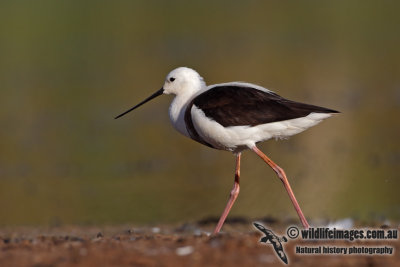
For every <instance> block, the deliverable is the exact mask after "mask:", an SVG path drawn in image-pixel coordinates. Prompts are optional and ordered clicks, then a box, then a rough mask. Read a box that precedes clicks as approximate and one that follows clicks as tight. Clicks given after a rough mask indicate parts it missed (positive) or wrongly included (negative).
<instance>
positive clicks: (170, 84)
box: [115, 67, 206, 119]
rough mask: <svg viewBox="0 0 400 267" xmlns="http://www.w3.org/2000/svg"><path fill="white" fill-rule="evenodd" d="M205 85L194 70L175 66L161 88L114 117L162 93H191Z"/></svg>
mask: <svg viewBox="0 0 400 267" xmlns="http://www.w3.org/2000/svg"><path fill="white" fill-rule="evenodd" d="M205 86H206V84H205V82H204V80H203V78H202V77H201V76H200V75H199V74H198V73H197V72H196V71H195V70H193V69H190V68H187V67H179V68H176V69H174V70H173V71H171V72H170V73H168V75H167V77H166V78H165V83H164V85H163V87H162V88H161V89H159V90H158V91H156V92H155V93H154V94H152V95H151V96H149V97H148V98H146V99H145V100H143V101H142V102H140V103H139V104H137V105H136V106H134V107H132V108H130V109H129V110H127V111H125V112H124V113H122V114H120V115H118V116H117V117H115V118H116V119H118V118H119V117H122V116H123V115H125V114H126V113H128V112H131V111H132V110H134V109H136V108H138V107H140V106H141V105H143V104H145V103H147V102H149V101H150V100H152V99H154V98H156V97H157V96H160V95H162V94H167V95H168V94H174V95H177V96H178V95H185V94H189V95H193V94H195V93H196V92H198V91H200V90H201V89H203V88H205Z"/></svg>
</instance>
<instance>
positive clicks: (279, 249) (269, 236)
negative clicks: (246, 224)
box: [253, 222, 288, 264]
mask: <svg viewBox="0 0 400 267" xmlns="http://www.w3.org/2000/svg"><path fill="white" fill-rule="evenodd" d="M253 224H254V226H255V227H256V228H257V229H258V230H260V231H261V232H263V233H264V234H265V236H264V237H262V238H261V239H260V242H261V243H266V244H267V243H268V242H269V243H270V244H272V246H274V249H275V252H276V254H277V255H278V257H279V258H280V259H281V260H282V261H283V262H284V263H286V264H288V258H287V256H286V254H285V252H284V251H283V246H282V242H287V238H286V237H285V236H283V237H278V236H277V235H276V234H274V232H272V231H271V230H269V229H267V228H265V227H264V226H263V225H261V224H259V223H256V222H255V223H253Z"/></svg>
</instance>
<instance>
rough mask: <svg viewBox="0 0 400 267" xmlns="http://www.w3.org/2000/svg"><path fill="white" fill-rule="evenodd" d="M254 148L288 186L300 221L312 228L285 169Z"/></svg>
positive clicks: (306, 227)
mask: <svg viewBox="0 0 400 267" xmlns="http://www.w3.org/2000/svg"><path fill="white" fill-rule="evenodd" d="M252 150H253V151H254V152H255V153H256V154H257V155H258V156H259V157H260V158H262V159H263V160H264V161H265V162H266V163H267V164H268V165H269V166H270V167H271V168H272V169H273V170H274V171H275V172H276V174H277V175H278V177H279V179H281V181H282V183H283V185H284V186H285V188H286V191H287V192H288V194H289V197H290V200H291V201H292V203H293V206H294V208H295V209H296V212H297V214H298V215H299V217H300V221H301V223H302V224H303V227H304V228H305V229H308V228H310V225H309V224H308V222H307V220H306V218H305V217H304V215H303V212H302V211H301V209H300V206H299V203H297V200H296V198H295V196H294V194H293V191H292V188H291V187H290V184H289V181H288V179H287V178H286V174H285V172H284V171H283V169H282V168H281V167H279V166H278V165H276V164H275V163H274V162H273V161H272V160H270V159H269V158H268V157H267V156H266V155H265V154H264V153H263V152H261V150H259V149H258V148H257V147H256V146H254V147H253V148H252Z"/></svg>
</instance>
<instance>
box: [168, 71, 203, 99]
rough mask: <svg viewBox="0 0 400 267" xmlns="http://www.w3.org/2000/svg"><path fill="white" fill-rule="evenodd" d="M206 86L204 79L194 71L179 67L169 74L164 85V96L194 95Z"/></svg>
mask: <svg viewBox="0 0 400 267" xmlns="http://www.w3.org/2000/svg"><path fill="white" fill-rule="evenodd" d="M205 86H206V84H205V82H204V80H203V78H202V77H201V76H200V75H199V74H198V73H197V72H196V71H195V70H193V69H190V68H187V67H179V68H176V69H174V70H173V71H171V72H170V73H168V75H167V77H166V78H165V83H164V86H163V88H164V94H174V95H179V94H185V93H190V94H193V93H194V92H197V91H199V90H201V89H202V88H204V87H205Z"/></svg>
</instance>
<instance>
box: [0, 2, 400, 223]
mask: <svg viewBox="0 0 400 267" xmlns="http://www.w3.org/2000/svg"><path fill="white" fill-rule="evenodd" d="M396 3H397V4H396ZM399 9H400V4H398V2H394V1H296V2H294V1H230V2H227V1H196V2H194V1H193V2H191V1H177V0H170V1H1V3H0V34H1V35H0V125H1V130H0V225H3V226H7V225H56V224H70V223H80V224H103V223H136V224H147V223H152V224H153V223H155V224H157V223H170V222H185V221H195V220H198V219H201V218H204V217H208V216H219V215H220V214H221V212H222V210H223V208H224V206H225V204H226V201H227V197H228V195H229V192H230V190H231V187H232V183H233V172H234V157H233V155H232V154H231V153H228V152H222V151H216V150H212V149H209V148H207V147H203V146H201V145H199V144H198V143H195V142H193V141H191V140H189V139H187V138H185V137H183V136H181V135H180V134H178V133H177V132H175V131H174V129H173V128H172V126H171V125H170V122H169V118H168V112H167V111H168V105H169V103H170V101H171V96H164V97H160V98H158V99H156V100H154V101H153V102H151V103H149V104H147V105H145V106H143V107H142V108H140V109H139V110H137V111H136V112H134V113H130V114H129V115H127V116H126V117H123V118H121V119H119V120H114V119H113V117H114V116H115V115H118V114H119V113H121V112H122V111H125V110H126V109H127V108H129V107H131V106H132V105H133V104H136V103H138V102H139V101H141V100H142V99H144V98H145V97H147V96H148V95H150V94H151V93H153V92H154V91H155V90H157V89H159V88H160V87H161V86H162V84H163V81H164V77H165V75H166V74H167V73H168V72H169V71H170V70H172V69H173V68H175V67H178V66H188V67H192V68H194V69H196V70H197V71H199V73H200V74H201V75H202V76H203V77H204V78H205V80H206V82H207V83H208V84H213V83H220V82H227V81H234V80H240V81H248V82H253V83H257V84H260V85H263V86H265V87H267V88H270V89H272V90H275V91H276V92H277V93H279V94H280V95H282V96H284V97H287V98H289V99H293V100H297V101H303V102H307V103H311V104H317V105H321V106H326V107H329V108H333V109H337V110H340V111H341V112H342V114H340V115H339V116H335V117H333V118H331V119H328V120H326V121H324V122H323V123H321V124H320V125H318V126H316V127H314V128H312V129H309V130H308V131H306V132H304V133H301V134H299V135H297V136H294V137H292V138H290V139H289V140H283V141H278V142H276V141H274V140H271V141H268V142H266V143H264V144H262V145H261V149H262V150H263V151H264V152H265V153H266V154H267V155H269V156H270V157H271V158H272V159H273V160H275V161H276V162H277V163H278V164H279V165H281V166H282V167H283V168H284V169H285V170H286V172H287V174H288V177H289V181H291V184H292V187H293V189H294V192H295V194H296V196H297V198H298V200H299V202H300V204H301V206H302V209H303V211H304V213H305V214H306V216H307V217H309V218H311V219H318V218H327V219H338V218H344V217H352V218H356V219H360V220H365V221H372V220H376V219H390V220H399V219H400V196H399V195H400V194H399V187H400V182H399V178H400V177H399V173H400V168H399V164H400V143H399V134H400V125H399V116H400V52H399V47H400V28H399V25H400V16H399V15H398V11H399ZM235 215H237V216H248V217H251V218H257V217H264V216H274V217H278V218H297V217H296V213H295V211H294V209H293V207H292V205H291V203H290V200H289V198H288V197H287V194H286V192H285V190H284V188H283V186H282V184H281V183H280V181H279V180H278V179H277V178H276V177H275V174H274V173H273V172H272V171H271V170H270V169H269V167H268V166H266V165H265V164H264V163H263V162H262V161H261V160H260V159H259V158H257V156H255V155H253V153H251V152H245V153H244V155H243V161H242V178H241V193H240V195H239V198H238V200H237V202H236V204H235V206H234V207H233V210H232V213H231V216H235Z"/></svg>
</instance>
